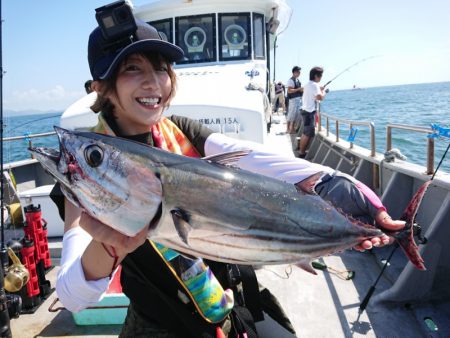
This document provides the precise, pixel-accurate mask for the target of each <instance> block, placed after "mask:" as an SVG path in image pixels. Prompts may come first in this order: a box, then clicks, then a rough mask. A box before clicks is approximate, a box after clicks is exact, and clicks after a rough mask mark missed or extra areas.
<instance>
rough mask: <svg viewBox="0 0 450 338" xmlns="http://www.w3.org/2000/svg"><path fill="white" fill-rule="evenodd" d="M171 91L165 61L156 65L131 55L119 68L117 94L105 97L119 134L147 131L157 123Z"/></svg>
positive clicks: (141, 57)
mask: <svg viewBox="0 0 450 338" xmlns="http://www.w3.org/2000/svg"><path fill="white" fill-rule="evenodd" d="M171 90H172V82H171V80H170V77H169V74H168V72H167V65H166V64H165V63H164V62H161V63H160V65H155V64H152V63H151V62H150V61H149V60H148V59H147V58H146V57H144V56H142V55H139V54H132V55H130V56H129V57H128V58H127V59H126V60H125V61H124V62H122V64H121V65H120V66H119V68H118V71H117V80H116V93H109V94H108V98H109V100H110V101H111V102H112V103H113V104H114V106H115V109H114V116H115V117H116V122H117V125H118V127H119V128H120V131H121V133H123V134H124V135H136V134H142V133H145V132H148V131H150V130H151V126H152V125H154V124H156V123H158V122H159V120H160V118H161V116H162V113H163V110H164V108H165V106H166V105H167V102H168V99H169V98H170V94H171Z"/></svg>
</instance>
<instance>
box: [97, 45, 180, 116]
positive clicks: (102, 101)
mask: <svg viewBox="0 0 450 338" xmlns="http://www.w3.org/2000/svg"><path fill="white" fill-rule="evenodd" d="M137 54H138V55H140V56H142V57H144V58H146V59H147V60H148V61H150V63H151V64H152V65H153V67H155V68H156V69H157V68H159V67H160V66H161V64H165V65H166V66H167V73H168V74H169V78H170V80H171V90H170V95H169V98H168V99H167V103H166V108H167V107H169V104H170V101H172V99H173V97H174V96H175V92H176V86H177V77H176V74H175V71H174V70H173V67H172V65H171V64H170V62H168V61H167V60H166V59H164V57H163V56H162V55H161V54H158V53H137ZM128 58H129V56H128V57H127V58H126V59H125V60H124V61H123V62H127V61H128ZM119 69H120V67H117V70H116V72H115V73H114V74H113V75H112V76H111V77H109V78H108V79H105V80H98V81H100V82H101V85H100V92H98V93H97V99H96V100H95V102H94V104H93V105H92V106H91V109H92V111H94V112H95V113H98V112H103V114H104V115H105V117H114V104H113V103H112V102H111V101H110V100H109V99H108V98H107V97H106V96H107V94H109V93H114V94H117V88H116V80H117V73H118V71H119Z"/></svg>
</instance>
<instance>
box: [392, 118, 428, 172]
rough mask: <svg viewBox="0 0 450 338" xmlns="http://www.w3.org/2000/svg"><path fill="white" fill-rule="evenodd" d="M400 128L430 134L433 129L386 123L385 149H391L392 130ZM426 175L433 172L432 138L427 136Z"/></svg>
mask: <svg viewBox="0 0 450 338" xmlns="http://www.w3.org/2000/svg"><path fill="white" fill-rule="evenodd" d="M393 129H402V130H407V131H412V132H416V133H425V134H432V133H433V130H432V129H431V128H426V127H420V126H411V125H407V124H396V123H388V124H387V125H386V151H389V150H391V149H392V130H393ZM426 173H427V175H432V174H433V173H434V138H432V137H428V138H427V172H426Z"/></svg>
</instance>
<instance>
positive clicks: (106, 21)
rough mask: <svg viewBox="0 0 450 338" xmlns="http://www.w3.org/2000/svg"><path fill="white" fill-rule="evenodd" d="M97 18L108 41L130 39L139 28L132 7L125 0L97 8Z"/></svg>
mask: <svg viewBox="0 0 450 338" xmlns="http://www.w3.org/2000/svg"><path fill="white" fill-rule="evenodd" d="M95 18H96V19H97V22H98V25H99V26H100V29H101V31H102V34H103V37H104V38H105V40H106V41H110V42H111V41H114V40H122V39H129V38H130V37H132V36H133V35H134V34H135V32H136V30H137V26H136V21H135V20H134V16H133V13H132V11H131V7H130V6H129V5H128V3H126V2H125V1H123V0H122V1H116V2H113V3H110V4H108V5H105V6H102V7H99V8H96V9H95Z"/></svg>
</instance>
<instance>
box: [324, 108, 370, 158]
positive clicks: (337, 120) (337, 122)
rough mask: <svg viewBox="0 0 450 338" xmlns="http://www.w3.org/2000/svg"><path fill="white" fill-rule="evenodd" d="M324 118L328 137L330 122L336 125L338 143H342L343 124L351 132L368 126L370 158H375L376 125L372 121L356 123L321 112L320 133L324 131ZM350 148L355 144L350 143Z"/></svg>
mask: <svg viewBox="0 0 450 338" xmlns="http://www.w3.org/2000/svg"><path fill="white" fill-rule="evenodd" d="M322 118H325V130H326V135H327V136H329V135H330V120H331V121H334V124H335V132H336V135H335V136H336V143H338V142H339V141H340V132H339V128H340V126H341V125H342V124H345V125H348V126H349V128H350V130H352V129H353V127H354V126H366V127H368V128H369V131H370V156H372V157H374V156H375V154H376V142H375V124H374V123H373V122H370V121H356V120H347V119H341V118H338V117H336V116H332V115H330V114H327V113H324V112H320V114H319V125H318V129H319V132H320V131H322ZM349 144H350V145H349V148H350V149H352V148H353V142H352V141H351V140H350V141H349Z"/></svg>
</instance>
